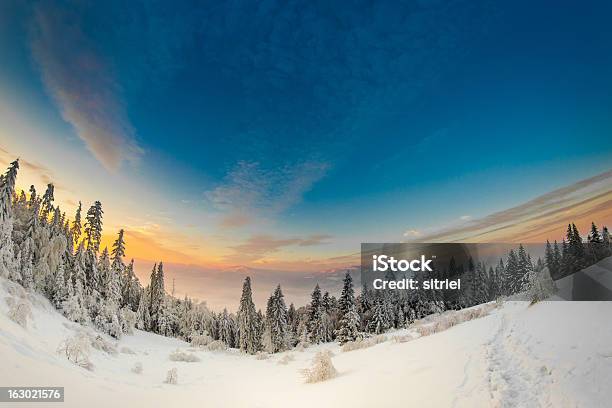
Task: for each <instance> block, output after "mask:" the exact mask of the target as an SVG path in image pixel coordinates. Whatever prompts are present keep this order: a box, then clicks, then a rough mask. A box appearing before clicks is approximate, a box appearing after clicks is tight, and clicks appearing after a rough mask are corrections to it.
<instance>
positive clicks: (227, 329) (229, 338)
mask: <svg viewBox="0 0 612 408" xmlns="http://www.w3.org/2000/svg"><path fill="white" fill-rule="evenodd" d="M218 331H219V340H221V341H222V342H223V343H225V344H227V346H228V347H234V346H235V343H234V331H235V329H234V322H233V320H232V318H231V317H230V315H229V313H228V312H227V308H224V309H223V313H221V316H220V317H219V330H218Z"/></svg>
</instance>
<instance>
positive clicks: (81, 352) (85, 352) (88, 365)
mask: <svg viewBox="0 0 612 408" xmlns="http://www.w3.org/2000/svg"><path fill="white" fill-rule="evenodd" d="M57 352H58V354H61V355H64V356H66V358H67V359H68V360H69V361H71V362H73V363H74V364H76V365H78V366H80V367H83V368H85V369H87V370H89V371H93V367H94V366H93V363H92V362H91V361H89V339H88V338H87V336H86V335H85V334H84V333H77V334H76V335H74V336H73V337H69V338H67V339H65V340H64V341H62V342H61V343H60V345H59V347H58V348H57Z"/></svg>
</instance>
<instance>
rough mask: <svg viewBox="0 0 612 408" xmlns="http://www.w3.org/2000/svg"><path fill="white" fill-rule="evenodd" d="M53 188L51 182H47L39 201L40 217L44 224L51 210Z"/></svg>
mask: <svg viewBox="0 0 612 408" xmlns="http://www.w3.org/2000/svg"><path fill="white" fill-rule="evenodd" d="M54 190H55V188H54V187H53V184H51V183H49V184H47V190H46V191H45V193H44V194H43V196H42V200H41V202H40V219H41V221H42V222H43V223H45V224H46V223H47V222H48V221H49V214H51V212H52V211H53V200H54V197H53V193H54Z"/></svg>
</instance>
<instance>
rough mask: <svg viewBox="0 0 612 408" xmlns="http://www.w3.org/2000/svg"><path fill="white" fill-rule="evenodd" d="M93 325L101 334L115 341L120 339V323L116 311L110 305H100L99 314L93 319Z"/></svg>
mask: <svg viewBox="0 0 612 408" xmlns="http://www.w3.org/2000/svg"><path fill="white" fill-rule="evenodd" d="M94 325H95V326H96V328H97V329H98V330H100V331H101V332H103V333H106V334H109V335H111V336H112V337H114V338H116V339H118V338H121V334H122V330H121V323H120V322H119V318H118V317H117V309H116V308H115V307H114V306H113V305H112V304H110V305H109V304H106V305H102V307H101V308H100V312H99V314H98V315H97V316H96V317H95V319H94Z"/></svg>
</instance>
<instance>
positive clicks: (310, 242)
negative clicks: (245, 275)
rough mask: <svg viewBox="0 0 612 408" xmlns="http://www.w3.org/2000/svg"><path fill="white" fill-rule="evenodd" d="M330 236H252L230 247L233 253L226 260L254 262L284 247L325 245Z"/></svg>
mask: <svg viewBox="0 0 612 408" xmlns="http://www.w3.org/2000/svg"><path fill="white" fill-rule="evenodd" d="M329 238H331V236H330V235H325V234H318V235H310V236H308V237H292V238H277V237H274V236H272V235H264V234H262V235H254V236H251V237H250V238H248V239H247V240H245V241H244V242H242V243H241V244H238V245H234V246H232V247H230V248H231V249H233V250H234V251H235V253H234V254H232V255H230V256H229V257H228V260H230V261H231V260H239V261H240V262H247V261H254V260H258V259H260V258H262V257H264V256H265V255H267V254H270V253H274V252H278V251H280V250H282V249H283V248H286V247H291V246H300V247H308V246H315V245H322V244H325V243H327V241H328V239H329Z"/></svg>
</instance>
